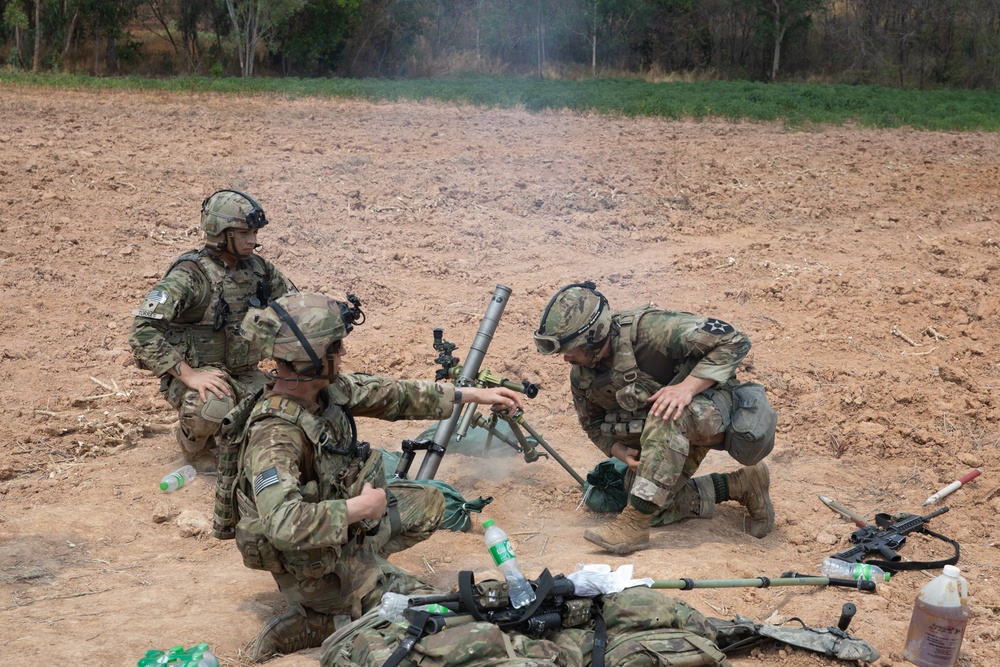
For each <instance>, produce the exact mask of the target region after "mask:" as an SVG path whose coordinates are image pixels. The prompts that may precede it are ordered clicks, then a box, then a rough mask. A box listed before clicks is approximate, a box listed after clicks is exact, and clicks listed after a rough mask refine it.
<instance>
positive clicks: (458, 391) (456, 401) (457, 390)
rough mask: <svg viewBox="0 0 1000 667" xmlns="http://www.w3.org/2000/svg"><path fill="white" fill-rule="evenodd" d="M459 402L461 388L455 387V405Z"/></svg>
mask: <svg viewBox="0 0 1000 667" xmlns="http://www.w3.org/2000/svg"><path fill="white" fill-rule="evenodd" d="M461 402H462V390H461V389H456V390H455V405H458V404H459V403H461Z"/></svg>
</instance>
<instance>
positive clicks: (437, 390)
mask: <svg viewBox="0 0 1000 667" xmlns="http://www.w3.org/2000/svg"><path fill="white" fill-rule="evenodd" d="M454 391H455V390H454V387H452V386H450V385H444V384H437V383H431V382H422V381H413V380H406V381H397V380H392V379H389V378H384V377H378V376H373V375H364V374H344V373H341V374H338V375H337V376H336V378H335V379H334V380H333V383H332V384H331V385H330V386H329V387H327V388H325V389H324V390H323V391H322V392H321V393H320V395H319V397H318V402H317V403H315V404H311V405H305V404H302V403H300V402H299V401H298V400H297V399H294V398H292V397H289V396H287V395H284V394H280V393H276V392H272V391H268V392H266V393H265V394H264V397H263V398H262V399H261V400H260V401H259V402H258V403H257V406H256V407H255V408H254V410H253V412H252V413H251V416H250V418H249V420H248V426H247V430H246V434H245V435H244V442H245V443H246V444H245V446H244V449H243V452H242V454H241V457H240V467H241V472H240V475H239V479H238V483H237V488H236V506H237V509H238V514H239V516H240V520H239V523H238V525H237V529H236V543H237V546H238V547H239V549H240V552H241V553H242V554H243V557H244V563H245V564H246V565H247V566H248V567H252V568H257V569H266V570H270V571H271V572H272V574H273V575H274V579H275V581H276V582H277V584H278V587H279V588H280V589H281V592H282V593H283V594H284V596H285V598H286V599H287V600H288V603H289V605H290V606H293V607H301V608H305V609H307V610H310V611H311V612H318V613H319V614H322V615H330V616H334V615H343V616H350V617H351V618H355V619H356V618H358V617H360V615H361V614H362V613H363V612H365V611H367V610H369V609H371V608H372V607H373V606H377V605H378V604H379V602H380V600H381V596H382V594H383V593H384V592H386V591H390V590H391V591H394V592H401V593H409V592H412V591H416V590H429V588H428V587H427V586H426V585H425V584H423V582H421V581H420V580H419V579H417V578H415V577H413V576H411V575H408V574H406V573H405V572H404V571H403V570H400V569H399V568H396V567H395V566H393V565H391V564H390V563H389V562H388V561H386V560H385V559H384V558H382V555H385V554H390V553H394V552H397V551H401V550H403V549H406V548H408V547H410V546H412V545H413V544H416V543H417V542H420V541H422V540H425V539H427V538H428V537H429V536H430V535H431V534H432V533H433V532H434V530H435V529H436V528H437V527H438V525H439V524H440V522H441V519H442V518H443V516H444V510H445V501H444V496H443V495H442V494H441V492H440V491H439V490H437V489H435V488H433V487H430V486H426V485H420V484H415V483H407V482H394V483H393V484H391V485H389V486H388V494H389V496H390V498H389V500H390V510H389V512H388V516H387V517H384V518H383V519H382V521H381V522H380V524H379V526H378V532H377V533H376V534H374V535H370V536H365V534H364V533H363V532H362V531H363V529H362V528H361V527H360V525H359V524H353V525H348V524H347V523H346V512H347V505H346V500H347V498H350V497H353V496H354V495H357V493H358V492H359V491H360V488H361V485H362V483H363V482H364V481H365V480H368V481H371V482H373V486H375V487H376V488H386V483H385V476H384V473H383V472H382V464H381V461H380V459H381V456H380V453H379V452H377V451H375V452H372V453H371V454H370V456H371V457H377V460H375V461H374V462H372V461H368V463H369V464H370V463H375V464H377V465H375V466H374V467H372V466H370V465H367V466H366V465H365V463H366V462H364V461H362V460H361V456H362V451H363V450H364V447H363V446H361V445H358V443H357V440H356V433H355V432H354V427H353V417H354V416H355V415H357V416H362V417H377V418H380V419H386V420H390V421H392V420H397V419H443V418H445V417H447V416H449V415H450V414H451V413H452V410H453V408H454V406H455V401H454V399H455V394H454ZM362 445H364V443H362ZM363 466H364V469H365V470H367V469H369V468H371V469H373V470H375V471H377V472H376V473H375V475H374V476H370V475H368V474H365V475H364V479H359V477H360V476H361V473H362V472H363ZM394 501H395V510H394V509H393V503H394ZM394 512H398V514H397V517H398V518H397V519H393V513H394ZM321 639H322V637H320V640H321Z"/></svg>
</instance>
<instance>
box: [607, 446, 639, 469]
mask: <svg viewBox="0 0 1000 667" xmlns="http://www.w3.org/2000/svg"><path fill="white" fill-rule="evenodd" d="M641 454H642V453H641V452H640V451H639V450H638V449H636V448H635V447H629V446H628V445H623V444H622V443H620V442H616V443H615V444H614V445H612V446H611V456H613V457H615V458H616V459H618V460H619V461H622V462H624V463H625V464H626V465H628V467H629V469H631V470H633V471H634V470H637V469H638V468H639V457H640V456H641Z"/></svg>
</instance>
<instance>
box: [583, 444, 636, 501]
mask: <svg viewBox="0 0 1000 667" xmlns="http://www.w3.org/2000/svg"><path fill="white" fill-rule="evenodd" d="M627 472H628V464H626V463H625V462H624V461H620V460H618V459H616V458H613V457H612V458H609V459H605V460H604V461H601V462H600V463H598V464H597V465H596V466H594V469H593V470H591V471H590V472H588V473H587V483H586V484H584V485H583V502H584V503H586V505H587V507H589V508H590V509H592V510H594V511H595V512H616V513H617V512H621V511H622V510H623V509H625V506H626V505H628V491H626V490H625V474H626V473H627Z"/></svg>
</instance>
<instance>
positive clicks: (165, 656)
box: [136, 644, 219, 667]
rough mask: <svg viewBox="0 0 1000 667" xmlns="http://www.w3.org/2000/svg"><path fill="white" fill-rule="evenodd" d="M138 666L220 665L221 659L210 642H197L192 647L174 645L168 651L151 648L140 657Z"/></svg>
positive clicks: (213, 666) (197, 666)
mask: <svg viewBox="0 0 1000 667" xmlns="http://www.w3.org/2000/svg"><path fill="white" fill-rule="evenodd" d="M136 664H137V665H138V667H155V666H156V665H167V666H168V667H219V659H218V658H216V657H215V655H214V654H213V653H212V652H211V651H210V650H209V647H208V644H197V645H195V646H192V647H191V648H188V649H186V648H184V647H183V646H172V647H170V648H169V649H167V650H166V651H160V650H157V649H150V650H148V651H146V655H145V656H143V657H142V658H139V661H138V662H137V663H136Z"/></svg>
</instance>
